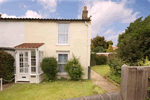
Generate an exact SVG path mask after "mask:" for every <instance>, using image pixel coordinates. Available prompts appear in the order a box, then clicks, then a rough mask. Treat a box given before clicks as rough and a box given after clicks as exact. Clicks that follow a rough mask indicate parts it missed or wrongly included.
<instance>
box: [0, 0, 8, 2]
mask: <svg viewBox="0 0 150 100" xmlns="http://www.w3.org/2000/svg"><path fill="white" fill-rule="evenodd" d="M6 1H8V0H0V3H3V2H6Z"/></svg>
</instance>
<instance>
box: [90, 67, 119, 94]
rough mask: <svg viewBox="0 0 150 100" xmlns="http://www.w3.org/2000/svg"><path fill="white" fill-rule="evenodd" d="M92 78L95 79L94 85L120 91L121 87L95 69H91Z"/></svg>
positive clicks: (108, 90)
mask: <svg viewBox="0 0 150 100" xmlns="http://www.w3.org/2000/svg"><path fill="white" fill-rule="evenodd" d="M91 79H92V80H93V84H94V85H98V86H100V87H101V88H102V89H103V90H105V91H106V92H108V93H109V92H118V93H120V89H119V88H118V87H117V86H115V85H114V84H112V83H110V82H108V81H107V80H106V79H105V78H103V77H102V76H101V75H99V74H97V73H96V72H95V71H93V70H92V69H91Z"/></svg>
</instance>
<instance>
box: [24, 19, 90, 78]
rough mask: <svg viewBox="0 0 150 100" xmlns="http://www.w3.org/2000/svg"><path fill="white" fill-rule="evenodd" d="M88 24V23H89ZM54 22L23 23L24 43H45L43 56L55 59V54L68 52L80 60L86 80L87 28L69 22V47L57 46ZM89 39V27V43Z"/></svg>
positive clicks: (79, 23) (82, 23)
mask: <svg viewBox="0 0 150 100" xmlns="http://www.w3.org/2000/svg"><path fill="white" fill-rule="evenodd" d="M89 24H90V23H89ZM57 25H58V24H57V23H56V22H25V43H45V46H44V49H45V52H44V56H45V57H49V56H51V57H52V56H54V57H56V54H57V53H56V52H57V51H58V52H61V51H69V52H70V58H72V54H74V55H75V56H76V57H79V58H80V63H81V65H82V66H83V68H84V73H85V75H84V77H83V78H85V79H87V76H88V75H87V70H88V66H90V45H89V46H88V26H87V25H86V24H85V23H84V22H70V36H69V38H70V41H69V42H70V45H66V46H62V45H57V34H58V33H57V32H58V27H57ZM90 39H91V28H90V27H89V42H90Z"/></svg>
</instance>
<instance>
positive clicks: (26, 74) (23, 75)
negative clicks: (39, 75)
mask: <svg viewBox="0 0 150 100" xmlns="http://www.w3.org/2000/svg"><path fill="white" fill-rule="evenodd" d="M21 52H23V53H24V52H28V65H29V62H30V59H29V56H31V55H29V50H20V51H18V52H17V53H18V57H17V58H18V61H16V62H17V63H18V66H16V67H17V69H18V73H17V76H18V77H17V81H30V80H29V79H30V78H29V69H30V68H31V66H30V65H29V67H28V73H20V61H19V60H20V57H19V54H20V53H21ZM23 56H24V55H23ZM22 77H26V78H22Z"/></svg>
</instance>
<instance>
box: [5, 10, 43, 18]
mask: <svg viewBox="0 0 150 100" xmlns="http://www.w3.org/2000/svg"><path fill="white" fill-rule="evenodd" d="M2 18H17V16H15V15H7V14H6V13H4V14H2ZM18 18H42V15H41V14H38V13H37V12H35V11H32V10H27V11H26V13H25V15H22V16H19V17H18Z"/></svg>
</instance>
